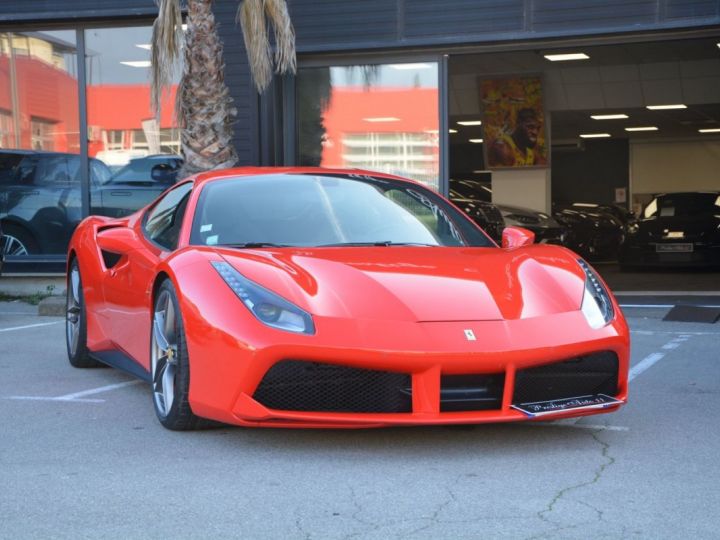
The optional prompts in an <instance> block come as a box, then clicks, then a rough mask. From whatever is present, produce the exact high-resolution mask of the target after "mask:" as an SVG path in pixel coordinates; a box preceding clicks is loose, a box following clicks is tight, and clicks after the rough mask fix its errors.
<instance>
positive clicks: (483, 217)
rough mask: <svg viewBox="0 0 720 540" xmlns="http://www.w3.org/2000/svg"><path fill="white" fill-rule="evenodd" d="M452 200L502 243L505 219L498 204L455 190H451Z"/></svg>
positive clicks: (496, 240) (494, 238) (491, 236)
mask: <svg viewBox="0 0 720 540" xmlns="http://www.w3.org/2000/svg"><path fill="white" fill-rule="evenodd" d="M450 200H451V201H452V202H453V204H455V206H457V207H458V208H459V209H460V210H462V211H463V212H465V213H466V214H467V215H468V217H469V218H470V219H472V220H473V221H474V222H475V223H476V224H477V225H478V226H479V227H480V228H482V229H483V230H484V231H485V232H486V233H488V235H490V238H492V239H493V240H495V242H497V243H500V242H501V241H502V232H503V229H504V228H505V221H504V220H503V217H502V214H501V213H500V209H499V208H498V207H497V206H495V205H494V204H491V203H489V202H485V201H480V200H477V199H466V198H464V197H462V196H461V195H460V194H459V193H457V192H455V191H453V190H450Z"/></svg>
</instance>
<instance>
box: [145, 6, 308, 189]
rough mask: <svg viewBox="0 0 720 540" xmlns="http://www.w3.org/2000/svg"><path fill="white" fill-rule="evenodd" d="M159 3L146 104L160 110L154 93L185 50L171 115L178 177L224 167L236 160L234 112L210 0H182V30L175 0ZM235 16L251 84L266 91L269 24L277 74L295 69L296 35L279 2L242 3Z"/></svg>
mask: <svg viewBox="0 0 720 540" xmlns="http://www.w3.org/2000/svg"><path fill="white" fill-rule="evenodd" d="M156 1H158V8H159V9H158V17H157V19H156V20H155V23H154V24H153V36H152V83H151V86H152V91H151V95H152V98H151V99H152V108H153V111H154V112H155V114H156V115H159V113H160V98H161V96H162V92H163V90H164V89H165V88H166V87H167V86H168V85H169V84H170V81H171V79H172V73H173V69H174V66H175V65H176V63H177V61H178V59H179V58H180V54H181V50H182V49H184V59H185V62H184V64H183V73H182V77H181V79H180V84H179V87H178V91H177V97H176V100H177V101H176V105H175V113H176V115H177V120H178V125H179V127H180V128H181V134H180V148H181V153H182V156H183V158H184V160H185V164H184V166H183V170H182V171H181V173H180V175H181V176H186V175H189V174H194V173H197V172H201V171H207V170H211V169H221V168H224V167H230V166H232V165H234V164H235V163H236V162H237V153H236V152H235V148H234V147H233V145H232V138H233V130H232V123H233V120H234V118H235V116H236V115H237V110H236V109H235V107H234V106H233V101H232V97H231V96H230V91H229V90H228V87H227V85H226V84H225V74H224V71H225V63H224V61H223V55H222V43H221V42H220V38H219V36H218V34H217V29H216V26H215V17H214V16H213V13H212V0H187V10H188V15H187V30H186V31H185V32H184V33H183V30H182V13H181V9H180V0H156ZM236 20H237V21H239V22H240V23H241V26H242V31H243V37H244V40H245V48H246V50H247V54H248V59H249V63H250V70H251V73H252V77H253V80H254V82H255V86H256V88H257V90H258V92H259V93H262V92H263V91H265V89H266V88H267V87H268V85H269V84H270V82H271V80H272V73H273V55H272V49H271V45H270V39H269V34H268V27H267V22H268V21H269V22H270V23H271V25H272V29H273V33H274V35H275V45H276V46H275V58H274V64H275V71H276V72H278V73H286V72H287V71H291V72H293V73H294V72H295V69H296V61H295V32H294V30H293V27H292V23H291V21H290V15H289V13H288V10H287V4H286V3H285V0H243V1H242V3H241V4H240V6H239V8H238V13H237V17H236Z"/></svg>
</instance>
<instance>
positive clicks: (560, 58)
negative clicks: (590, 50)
mask: <svg viewBox="0 0 720 540" xmlns="http://www.w3.org/2000/svg"><path fill="white" fill-rule="evenodd" d="M544 56H545V58H547V59H548V60H550V61H551V62H566V61H568V60H587V59H589V58H590V57H589V56H588V55H587V54H585V53H567V54H546V55H544Z"/></svg>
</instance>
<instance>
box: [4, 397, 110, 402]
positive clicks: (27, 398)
mask: <svg viewBox="0 0 720 540" xmlns="http://www.w3.org/2000/svg"><path fill="white" fill-rule="evenodd" d="M3 399H12V400H16V401H70V402H74V403H104V402H105V400H104V399H65V398H59V397H42V396H10V397H6V398H3Z"/></svg>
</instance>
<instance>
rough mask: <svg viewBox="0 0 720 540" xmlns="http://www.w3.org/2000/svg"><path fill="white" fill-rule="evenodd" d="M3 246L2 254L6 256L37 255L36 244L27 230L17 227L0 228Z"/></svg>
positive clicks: (6, 225) (4, 226)
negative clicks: (3, 241) (0, 229)
mask: <svg viewBox="0 0 720 540" xmlns="http://www.w3.org/2000/svg"><path fill="white" fill-rule="evenodd" d="M2 229H3V236H4V237H5V238H4V240H5V245H4V246H3V252H4V254H5V256H7V255H31V254H34V253H39V252H40V250H39V249H38V246H37V242H36V241H35V239H34V238H33V236H32V234H30V233H29V232H28V231H27V230H25V229H23V228H22V227H19V226H18V225H13V224H10V223H8V224H5V225H3V227H2Z"/></svg>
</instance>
